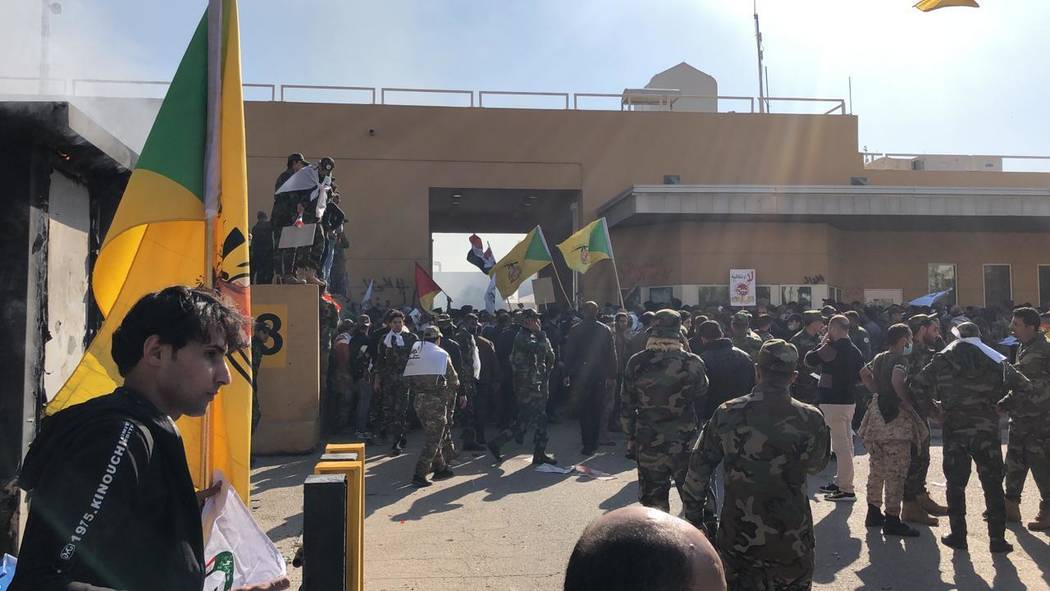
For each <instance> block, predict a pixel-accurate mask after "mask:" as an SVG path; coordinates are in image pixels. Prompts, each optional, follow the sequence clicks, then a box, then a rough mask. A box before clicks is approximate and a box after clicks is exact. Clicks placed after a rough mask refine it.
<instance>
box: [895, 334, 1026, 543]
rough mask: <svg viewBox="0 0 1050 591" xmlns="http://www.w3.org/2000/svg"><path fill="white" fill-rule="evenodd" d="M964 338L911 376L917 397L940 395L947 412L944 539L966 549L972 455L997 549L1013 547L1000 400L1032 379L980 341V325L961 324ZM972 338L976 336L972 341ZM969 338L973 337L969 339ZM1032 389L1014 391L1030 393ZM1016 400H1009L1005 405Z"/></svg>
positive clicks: (944, 437)
mask: <svg viewBox="0 0 1050 591" xmlns="http://www.w3.org/2000/svg"><path fill="white" fill-rule="evenodd" d="M958 331H959V336H960V341H957V342H954V343H952V344H951V345H950V346H949V347H948V348H946V349H945V350H944V351H941V352H940V353H937V354H936V355H934V356H933V361H931V362H930V363H929V365H927V366H926V367H924V368H923V369H922V371H920V372H919V373H918V374H917V375H916V376H915V379H914V380H913V381H912V385H911V386H912V394H913V396H914V397H915V399H916V400H920V399H926V400H936V401H939V402H940V405H941V408H942V409H943V413H944V429H943V435H942V437H943V439H944V443H943V454H944V477H945V480H947V482H948V487H947V488H948V492H947V497H948V521H949V523H950V525H951V533H950V534H948V535H946V536H942V537H941V542H942V543H943V544H944V545H945V546H948V547H950V548H955V549H960V550H964V549H966V548H967V543H966V483H967V481H968V480H969V479H970V460H971V459H972V460H973V462H974V463H975V464H977V476H978V478H979V479H980V481H981V488H983V489H984V499H985V505H986V506H987V513H986V515H987V519H988V538H989V541H990V548H991V551H992V552H997V553H1000V552H1010V551H1011V550H1013V546H1011V545H1010V544H1009V543H1007V541H1006V538H1005V532H1006V501H1005V498H1004V495H1003V452H1002V447H1001V440H1000V435H999V415H998V413H997V412H996V405H997V403H999V402H1000V400H1001V399H1003V398H1004V397H1006V394H1007V393H1008V392H1009V391H1010V390H1022V391H1023V390H1027V389H1028V388H1029V387H1030V386H1031V383H1030V382H1029V381H1028V378H1026V377H1024V376H1023V375H1021V374H1020V373H1018V372H1017V370H1016V369H1014V367H1013V366H1012V365H1010V364H1009V363H1006V362H1005V361H1003V360H1001V357H1002V356H997V357H996V358H995V359H993V358H992V357H993V355H992V353H994V351H993V352H990V353H986V352H985V350H984V349H982V348H981V347H980V346H979V345H978V344H977V343H979V342H980V337H981V331H980V329H979V328H977V325H976V324H973V323H972V322H964V323H962V324H960V325H959V326H958ZM971 339H972V340H971ZM968 341H969V342H968ZM1026 394H1027V392H1019V393H1015V395H1017V396H1022V397H1023V396H1025V395H1026ZM1016 403H1017V402H1015V401H1013V400H1012V399H1008V400H1007V401H1005V402H1004V404H1003V406H1004V407H1007V408H1008V407H1011V406H1013V405H1014V404H1016Z"/></svg>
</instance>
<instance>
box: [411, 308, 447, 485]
mask: <svg viewBox="0 0 1050 591" xmlns="http://www.w3.org/2000/svg"><path fill="white" fill-rule="evenodd" d="M441 338H442V334H441V330H440V329H439V328H438V327H436V326H428V327H426V328H425V329H423V341H422V342H420V343H417V344H416V345H415V346H414V347H415V349H414V350H413V355H415V356H419V355H434V356H436V357H440V358H442V359H444V362H445V363H444V373H441V374H438V373H429V372H427V373H423V374H421V375H409V376H408V377H407V378H406V379H407V380H408V383H409V386H410V387H411V389H412V392H413V394H415V397H416V400H415V409H416V415H417V416H418V417H419V422H420V423H422V425H423V449H422V451H420V453H419V461H418V462H416V471H415V473H414V474H413V475H412V484H413V485H415V486H417V487H424V486H430V485H431V482H430V481H429V480H427V474H428V473H429V472H430V470H431V469H433V471H434V480H443V479H445V478H451V477H452V476H453V473H452V468H451V467H449V465H448V463H449V462H450V461H451V460H452V454H453V453H455V452H454V450H453V447H452V435H451V433H450V430H451V429H452V425H451V424H449V422H448V418H449V404H450V401H452V400H455V399H456V390H457V388H459V376H457V375H456V370H455V368H453V367H452V361H451V360H450V359H449V356H448V353H446V352H445V351H443V350H441V349H440V348H439V347H438V344H439V343H440V341H441ZM436 365H438V364H435V366H436ZM409 373H412V372H409Z"/></svg>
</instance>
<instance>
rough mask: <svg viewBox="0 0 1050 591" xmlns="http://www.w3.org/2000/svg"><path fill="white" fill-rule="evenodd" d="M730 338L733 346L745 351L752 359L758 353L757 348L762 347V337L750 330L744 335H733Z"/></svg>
mask: <svg viewBox="0 0 1050 591" xmlns="http://www.w3.org/2000/svg"><path fill="white" fill-rule="evenodd" d="M731 340H732V341H733V346H734V347H736V348H737V349H740V350H741V351H743V352H744V353H747V354H748V355H749V356H751V359H754V358H755V356H756V355H758V350H759V349H761V348H762V338H761V337H759V336H758V335H757V334H755V333H754V332H752V331H750V330H749V331H747V334H746V335H744V336H734V337H732V339H731Z"/></svg>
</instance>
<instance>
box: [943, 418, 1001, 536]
mask: <svg viewBox="0 0 1050 591" xmlns="http://www.w3.org/2000/svg"><path fill="white" fill-rule="evenodd" d="M1001 445H1002V444H1001V441H1000V437H999V428H998V422H996V424H995V427H994V428H987V429H975V428H973V427H965V426H964V427H961V428H960V427H958V426H956V425H952V424H951V422H950V421H948V420H946V421H945V424H944V447H943V451H944V478H945V480H947V481H948V491H947V495H946V496H947V499H948V519H949V521H950V522H951V528H952V532H958V533H965V532H966V484H967V482H969V480H970V469H971V467H970V460H973V463H974V464H977V477H978V478H979V479H980V481H981V488H982V489H984V502H985V506H986V508H987V510H988V535H989V537H991V538H1002V537H1003V533H1004V532H1005V530H1006V498H1005V497H1004V495H1003V452H1002V447H1001Z"/></svg>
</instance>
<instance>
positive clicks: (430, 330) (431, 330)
mask: <svg viewBox="0 0 1050 591" xmlns="http://www.w3.org/2000/svg"><path fill="white" fill-rule="evenodd" d="M441 336H444V335H442V334H441V329H440V328H438V327H436V326H434V325H433V324H431V325H430V326H428V327H426V328H424V329H423V339H424V340H428V341H429V340H432V339H436V338H438V337H441Z"/></svg>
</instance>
